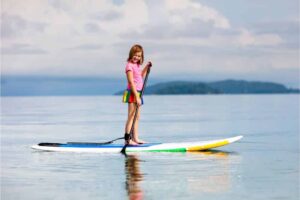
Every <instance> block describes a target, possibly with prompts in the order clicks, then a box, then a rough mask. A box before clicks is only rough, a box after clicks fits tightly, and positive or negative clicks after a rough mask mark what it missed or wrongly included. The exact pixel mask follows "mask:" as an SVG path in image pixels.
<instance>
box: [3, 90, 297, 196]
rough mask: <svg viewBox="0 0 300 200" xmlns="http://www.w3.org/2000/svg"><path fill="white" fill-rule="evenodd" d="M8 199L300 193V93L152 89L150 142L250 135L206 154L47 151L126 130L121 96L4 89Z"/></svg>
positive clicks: (146, 116) (146, 131)
mask: <svg viewBox="0 0 300 200" xmlns="http://www.w3.org/2000/svg"><path fill="white" fill-rule="evenodd" d="M1 101H2V102H1V104H2V112H1V115H2V128H1V199H3V200H8V199H12V200H17V199H25V200H27V199H30V200H32V199H39V200H40V199H49V200H50V199H51V200H53V199H62V200H65V199H206V200H207V199H221V200H222V199H224V200H227V199H228V200H229V199H230V200H231V199H239V200H240V199H264V200H265V199H276V200H277V199H295V200H296V199H299V178H300V176H299V119H300V118H299V95H243V96H239V95H231V96H230V95H229V96H226V95H221V96H214V95H210V96H146V97H145V101H146V104H145V105H144V106H143V110H142V112H143V113H142V118H141V124H140V135H141V136H142V139H144V140H146V141H151V142H158V141H161V142H170V141H194V140H207V139H219V138H226V137H230V136H236V135H244V136H245V137H244V138H243V140H242V141H241V142H238V143H235V144H232V145H229V146H226V147H222V148H219V149H218V150H217V151H208V152H199V153H140V154H136V155H131V156H128V157H125V156H123V155H121V154H88V153H56V152H38V151H34V150H32V149H30V146H31V145H32V144H35V143H39V142H67V141H93V142H97V141H105V140H110V139H114V138H116V137H120V136H122V134H123V129H124V123H125V120H126V111H127V107H126V105H125V104H122V103H120V97H116V96H97V97H4V98H2V99H1Z"/></svg>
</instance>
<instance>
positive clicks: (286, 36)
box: [1, 0, 300, 88]
mask: <svg viewBox="0 0 300 200" xmlns="http://www.w3.org/2000/svg"><path fill="white" fill-rule="evenodd" d="M299 22H300V18H299V1H298V0H263V1H262V0H110V1H106V0H72V1H69V0H48V1H46V0H26V1H23V0H1V74H2V75H26V76H27V75H30V76H32V75H33V76H65V77H78V76H86V77H89V76H91V77H95V76H96V77H106V78H121V77H124V76H125V73H124V68H125V65H126V60H127V57H128V53H129V49H130V47H131V46H132V45H134V44H141V45H142V46H143V48H144V52H145V61H152V63H153V68H152V71H151V76H152V77H154V78H159V79H161V80H168V79H170V78H172V79H177V80H198V81H215V80H224V79H244V80H255V81H257V80H258V81H272V82H278V83H283V84H285V85H287V86H289V87H298V88H299V76H300V73H299V70H300V69H299V68H300V56H299V44H300V42H299V24H300V23H299Z"/></svg>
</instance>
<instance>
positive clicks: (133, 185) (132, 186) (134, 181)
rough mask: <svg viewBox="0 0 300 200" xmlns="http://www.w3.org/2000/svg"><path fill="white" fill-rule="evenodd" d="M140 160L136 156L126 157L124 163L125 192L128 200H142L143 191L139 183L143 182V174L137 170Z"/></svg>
mask: <svg viewBox="0 0 300 200" xmlns="http://www.w3.org/2000/svg"><path fill="white" fill-rule="evenodd" d="M139 162H140V160H139V159H138V158H137V157H136V155H127V156H126V161H125V169H126V190H127V192H128V197H129V199H130V200H138V199H143V191H142V190H141V188H140V187H139V182H140V181H142V180H143V174H142V173H141V172H140V168H139Z"/></svg>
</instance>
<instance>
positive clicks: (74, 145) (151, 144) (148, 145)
mask: <svg viewBox="0 0 300 200" xmlns="http://www.w3.org/2000/svg"><path fill="white" fill-rule="evenodd" d="M158 144H161V143H147V144H140V145H128V146H127V147H136V148H139V147H150V146H153V145H158ZM58 147H71V148H123V147H124V144H105V145H97V144H60V145H59V146H58Z"/></svg>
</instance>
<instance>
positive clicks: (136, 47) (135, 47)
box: [127, 44, 144, 65]
mask: <svg viewBox="0 0 300 200" xmlns="http://www.w3.org/2000/svg"><path fill="white" fill-rule="evenodd" d="M137 52H142V58H141V60H140V61H139V62H138V64H140V65H141V64H143V62H144V50H143V47H142V46H141V45H139V44H135V45H133V46H132V47H131V49H130V51H129V56H128V58H127V61H128V62H129V61H131V59H132V58H133V56H134V54H135V53H137Z"/></svg>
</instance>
